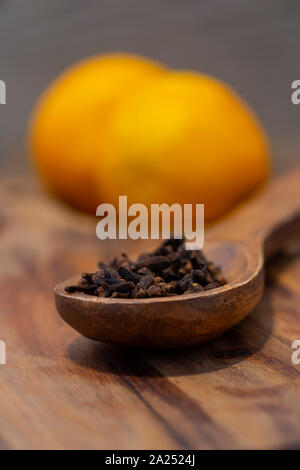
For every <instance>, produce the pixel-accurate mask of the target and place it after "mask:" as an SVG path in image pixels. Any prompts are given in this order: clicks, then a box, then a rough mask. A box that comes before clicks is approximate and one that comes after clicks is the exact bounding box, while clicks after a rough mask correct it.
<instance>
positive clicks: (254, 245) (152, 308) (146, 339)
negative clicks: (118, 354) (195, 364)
mask: <svg viewBox="0 0 300 470" xmlns="http://www.w3.org/2000/svg"><path fill="white" fill-rule="evenodd" d="M297 233H300V169H297V170H295V171H293V172H292V173H290V174H288V175H286V176H285V177H284V178H282V179H280V180H278V181H275V182H274V183H271V184H269V186H268V187H267V188H266V189H265V190H264V191H263V192H260V193H259V194H258V195H256V196H255V197H254V198H252V199H251V200H250V201H247V202H246V203H245V204H243V205H241V206H239V207H238V209H237V210H235V211H234V212H233V213H231V214H230V215H229V216H228V217H227V218H226V219H223V220H222V221H221V222H219V223H218V224H217V225H215V226H214V227H213V228H212V229H210V230H209V232H208V240H207V242H205V249H204V252H205V254H206V255H207V257H208V259H209V260H212V261H213V262H214V263H215V264H217V265H220V266H221V268H222V270H223V273H224V275H225V277H226V279H227V280H228V284H226V285H225V286H223V287H219V288H217V289H213V290H210V291H206V292H203V293H199V294H183V295H178V296H174V297H164V298H151V299H111V298H100V297H94V296H88V295H86V294H82V293H74V294H67V293H66V292H65V290H64V288H65V286H67V285H70V284H73V283H74V282H76V281H78V279H79V277H78V276H77V278H72V279H68V280H67V281H65V282H63V283H61V284H59V285H57V286H56V288H55V298H56V306H57V310H58V312H59V314H60V315H61V317H62V318H63V319H64V320H65V321H66V322H67V323H68V324H69V325H71V326H72V327H73V328H75V329H76V330H77V331H79V333H81V334H82V335H84V336H87V337H88V338H92V339H94V340H97V341H104V342H107V343H117V344H124V345H132V346H144V347H155V348H178V347H185V346H193V345H196V344H199V343H201V342H203V341H207V340H209V339H211V338H215V337H216V336H218V335H220V334H222V333H224V331H226V330H228V329H229V328H231V327H232V326H234V325H236V324H237V323H238V322H240V321H241V320H243V319H244V318H245V317H246V316H247V315H248V314H249V313H250V312H251V311H252V310H253V309H254V307H255V306H256V304H257V303H258V301H259V300H260V298H261V296H262V294H263V290H264V261H265V258H266V257H267V256H269V255H270V254H271V253H273V252H274V251H275V250H276V249H277V248H278V247H279V246H280V245H281V244H282V243H283V242H286V241H287V240H289V238H290V237H292V236H294V235H296V234H297Z"/></svg>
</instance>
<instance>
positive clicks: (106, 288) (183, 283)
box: [65, 238, 226, 299]
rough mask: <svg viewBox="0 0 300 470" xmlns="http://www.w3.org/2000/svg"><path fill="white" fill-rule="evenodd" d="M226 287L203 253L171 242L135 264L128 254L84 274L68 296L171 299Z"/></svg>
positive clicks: (180, 241)
mask: <svg viewBox="0 0 300 470" xmlns="http://www.w3.org/2000/svg"><path fill="white" fill-rule="evenodd" d="M224 284H226V281H225V279H224V278H223V276H222V274H221V272H220V269H219V268H218V267H216V266H214V264H213V263H210V262H208V261H207V260H206V258H205V256H204V255H203V253H202V252H201V251H191V250H186V249H185V244H184V240H183V239H175V238H171V239H169V240H167V241H165V242H164V243H163V244H162V245H161V246H160V247H159V248H157V249H156V250H155V251H154V252H153V253H144V254H141V255H140V256H139V257H138V259H137V261H136V262H133V261H131V260H130V259H129V258H128V256H127V255H126V254H124V253H123V254H122V255H121V256H120V257H118V258H114V259H113V260H112V261H111V262H110V263H108V264H107V265H106V264H104V263H102V262H100V263H99V269H98V271H96V272H95V273H83V274H82V275H81V279H80V281H79V283H78V285H73V286H68V287H66V288H65V290H66V292H68V293H72V292H84V293H85V294H89V295H95V296H98V297H113V298H125V299H127V298H134V299H144V298H147V297H169V296H174V295H180V294H192V293H195V292H202V291H207V290H209V289H214V288H216V287H220V286H222V285H224Z"/></svg>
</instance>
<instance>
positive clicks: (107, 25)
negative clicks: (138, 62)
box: [0, 0, 300, 172]
mask: <svg viewBox="0 0 300 470" xmlns="http://www.w3.org/2000/svg"><path fill="white" fill-rule="evenodd" d="M299 20H300V2H299V0H281V1H279V0H272V1H266V0H227V1H225V0H210V1H209V2H201V1H200V0H185V1H184V0H59V1H58V0H47V1H46V0H0V79H2V80H5V81H6V83H7V104H6V105H0V168H1V169H2V172H3V171H11V170H12V169H13V171H17V172H24V171H26V168H27V158H26V150H25V149H26V146H25V144H24V134H25V129H26V125H27V120H28V116H29V114H30V110H31V108H32V105H33V103H34V101H35V99H36V98H37V96H38V95H39V93H40V92H41V91H42V89H43V88H44V87H45V85H46V84H47V83H48V82H49V81H50V80H51V79H53V77H55V75H56V74H57V73H59V72H60V71H61V70H63V69H64V67H66V66H68V65H70V64H71V63H73V62H74V61H76V60H78V59H81V58H83V57H85V56H87V55H90V54H95V53H99V52H104V51H129V52H135V53H140V54H144V55H147V56H150V57H153V58H155V59H159V60H161V61H164V62H166V63H167V64H169V65H170V66H173V67H176V68H193V69H197V70H200V71H204V72H206V73H208V74H212V75H215V76H217V77H220V78H222V79H224V80H225V81H226V82H228V83H229V84H231V85H232V86H233V87H235V88H236V89H237V90H238V91H239V92H240V93H241V94H242V95H243V96H244V97H245V98H246V99H247V100H248V101H249V103H250V104H251V105H252V106H253V107H254V109H255V110H256V112H257V113H258V114H259V116H260V119H261V120H262V122H263V123H264V125H265V127H266V129H267V131H268V133H269V135H270V138H271V142H272V146H273V155H274V160H275V168H276V170H277V171H280V170H281V169H283V168H287V167H290V166H292V165H294V164H296V162H297V161H298V160H299V156H298V155H299V154H298V148H299V143H300V136H299V123H300V106H294V105H292V104H291V100H290V95H291V88H290V87H291V82H292V81H293V80H295V79H300V71H299V29H300V28H299Z"/></svg>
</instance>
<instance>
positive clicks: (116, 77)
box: [29, 54, 164, 213]
mask: <svg viewBox="0 0 300 470" xmlns="http://www.w3.org/2000/svg"><path fill="white" fill-rule="evenodd" d="M163 71H164V68H163V67H162V66H161V65H160V64H158V63H156V62H154V61H151V60H147V59H144V58H141V57H138V56H134V55H129V54H107V55H103V56H96V57H92V58H90V59H87V60H84V61H82V62H80V63H78V64H76V65H75V66H73V67H71V68H70V69H68V70H67V71H65V72H64V73H63V74H62V75H61V76H60V77H58V78H57V80H55V81H54V83H52V84H51V85H50V86H49V87H48V89H47V90H46V91H45V92H44V94H43V95H42V97H41V98H40V99H39V100H38V103H37V106H36V109H35V111H34V115H33V118H32V121H31V126H30V136H29V141H30V147H31V150H32V153H33V155H34V160H35V162H36V165H37V167H38V169H39V171H40V173H41V175H42V177H43V179H44V180H45V182H46V184H47V186H48V187H49V189H50V190H51V191H52V192H54V193H55V194H57V195H58V196H60V197H62V198H63V199H64V200H66V201H67V202H69V203H71V204H72V205H74V206H75V207H77V208H79V209H82V210H85V211H89V212H93V213H95V209H96V207H97V205H98V204H99V203H100V202H101V201H102V195H101V190H100V188H96V189H97V190H95V187H94V177H93V169H94V166H95V165H94V163H96V160H97V162H99V168H101V160H102V139H103V129H104V127H105V124H106V121H107V120H108V119H109V117H110V115H111V113H112V110H113V108H114V106H115V104H116V103H117V102H118V100H119V99H120V97H121V96H122V95H128V94H130V92H131V91H132V90H134V89H136V88H137V87H138V86H139V85H140V84H141V83H144V82H145V80H148V79H150V77H152V76H155V75H157V74H160V73H162V72H163ZM100 184H101V183H100Z"/></svg>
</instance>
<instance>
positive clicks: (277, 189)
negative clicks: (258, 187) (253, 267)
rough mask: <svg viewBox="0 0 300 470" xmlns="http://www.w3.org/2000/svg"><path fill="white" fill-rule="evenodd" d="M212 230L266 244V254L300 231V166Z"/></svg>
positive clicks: (222, 234) (216, 232)
mask: <svg viewBox="0 0 300 470" xmlns="http://www.w3.org/2000/svg"><path fill="white" fill-rule="evenodd" d="M210 233H211V235H214V236H217V237H221V236H223V238H230V239H233V238H234V239H239V240H241V241H242V240H245V241H246V240H247V241H248V242H250V243H251V242H253V243H255V244H257V243H258V244H260V245H261V244H262V245H263V246H264V248H265V254H266V256H268V255H270V254H272V253H273V252H274V251H276V250H277V249H278V248H279V247H280V246H281V245H282V244H283V243H285V242H286V241H288V240H289V239H290V238H291V237H293V236H295V235H297V233H299V234H300V168H296V169H295V170H293V171H290V172H288V173H287V174H285V175H284V176H283V177H281V178H279V179H277V180H275V181H274V182H271V183H269V184H268V186H267V187H266V188H265V189H264V190H262V191H260V192H259V193H258V194H256V195H255V196H253V197H252V198H251V199H249V200H248V201H246V202H245V203H243V204H241V205H240V206H238V207H237V209H236V210H234V211H233V212H232V213H231V214H229V215H228V216H227V217H226V218H224V219H223V220H222V221H220V223H218V224H217V225H216V226H215V227H213V228H212V230H211V232H210Z"/></svg>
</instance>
